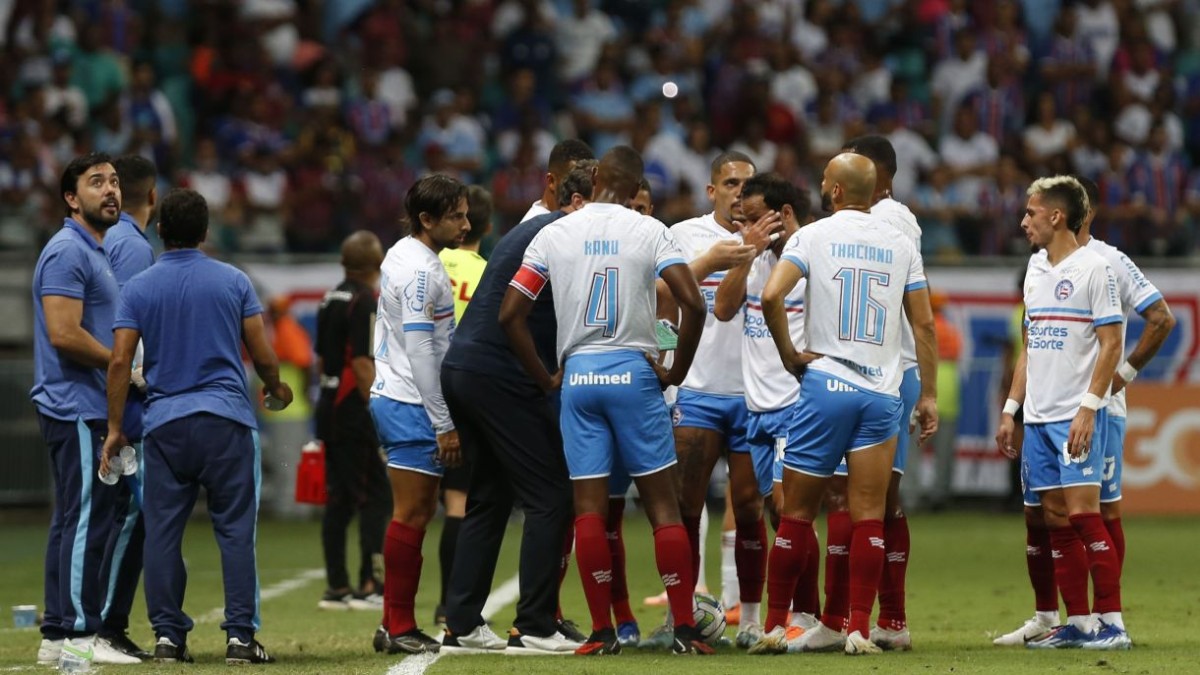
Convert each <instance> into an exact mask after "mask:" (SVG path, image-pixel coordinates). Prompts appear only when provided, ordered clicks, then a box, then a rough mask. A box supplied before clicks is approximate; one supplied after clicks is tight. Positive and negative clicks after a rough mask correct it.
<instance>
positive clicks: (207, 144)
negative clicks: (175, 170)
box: [179, 138, 238, 250]
mask: <svg viewBox="0 0 1200 675" xmlns="http://www.w3.org/2000/svg"><path fill="white" fill-rule="evenodd" d="M193 164H194V165H195V166H194V167H193V168H192V169H190V170H187V171H183V172H182V173H180V175H179V186H180V187H185V188H191V189H193V190H195V191H196V192H199V193H200V196H201V197H204V201H205V202H207V203H208V232H209V236H208V240H207V243H208V244H209V245H210V246H217V247H219V248H220V249H222V250H234V249H236V247H237V240H236V234H235V233H234V232H233V231H231V229H230V227H231V225H232V223H233V222H235V220H236V219H237V215H238V214H237V213H236V211H235V209H234V206H235V202H234V199H233V181H231V180H229V177H228V176H226V175H225V173H224V172H222V171H221V167H220V160H219V158H218V157H217V145H216V144H215V143H213V141H212V139H210V138H202V139H200V140H199V141H197V142H196V156H195V158H194V160H193Z"/></svg>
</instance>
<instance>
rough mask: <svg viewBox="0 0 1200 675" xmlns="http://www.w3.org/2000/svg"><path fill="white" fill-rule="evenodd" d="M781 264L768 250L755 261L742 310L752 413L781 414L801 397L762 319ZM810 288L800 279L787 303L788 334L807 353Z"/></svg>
mask: <svg viewBox="0 0 1200 675" xmlns="http://www.w3.org/2000/svg"><path fill="white" fill-rule="evenodd" d="M792 236H795V235H794V234H793V235H792ZM778 264H779V256H777V255H776V254H775V252H774V251H772V250H771V249H767V250H765V251H763V252H762V254H761V255H759V256H758V257H757V258H755V259H754V263H753V264H752V265H751V266H750V275H749V276H748V277H746V302H745V304H744V305H743V306H742V318H743V320H744V328H743V331H742V381H743V382H744V383H745V386H746V407H747V408H749V409H750V410H752V411H753V412H771V411H774V410H782V409H783V408H786V407H788V406H790V405H791V404H793V403H795V402H796V399H797V398H798V397H799V396H800V382H799V381H798V380H797V379H796V376H794V375H792V374H791V373H789V372H788V371H787V369H786V368H784V367H783V362H782V361H781V360H780V359H779V351H778V350H777V349H775V341H774V340H773V339H772V338H771V331H770V330H768V329H767V321H766V319H765V318H764V317H763V309H762V292H763V289H764V288H766V287H767V280H768V279H770V278H771V271H772V270H774V269H775V266H776V265H778ZM807 285H808V281H807V280H806V279H801V280H800V283H798V284H796V287H795V288H793V289H792V290H791V292H790V293H788V294H787V299H786V300H784V311H786V312H787V319H788V334H789V335H790V336H791V338H792V344H793V345H795V346H796V349H797V350H803V349H804V290H805V288H806V287H807Z"/></svg>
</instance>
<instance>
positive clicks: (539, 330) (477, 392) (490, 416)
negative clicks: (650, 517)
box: [442, 160, 596, 654]
mask: <svg viewBox="0 0 1200 675" xmlns="http://www.w3.org/2000/svg"><path fill="white" fill-rule="evenodd" d="M595 166H596V162H595V160H579V161H578V162H577V163H576V164H575V167H574V168H573V169H572V170H571V172H570V173H569V174H567V175H566V176H565V177H564V178H563V179H562V182H561V183H560V184H559V186H558V187H559V195H558V197H559V204H560V206H561V207H562V208H561V210H558V211H555V212H553V213H546V214H543V215H540V216H536V217H534V218H530V219H529V220H527V221H525V222H523V223H521V224H520V225H518V226H517V227H515V228H514V229H513V230H512V231H511V232H509V233H508V234H506V235H505V236H504V238H503V239H501V240H500V243H499V244H497V245H496V248H495V250H493V251H492V256H491V258H490V259H489V260H488V265H487V268H486V269H484V272H483V277H482V278H481V279H480V280H479V285H478V286H477V287H476V289H475V295H474V296H472V298H471V304H470V305H468V306H467V311H466V313H465V314H463V321H462V324H461V325H459V326H458V327H457V330H456V331H455V333H454V340H453V341H452V342H451V343H450V350H449V351H448V352H447V353H446V358H445V359H444V360H443V361H442V392H443V394H444V395H445V397H446V404H447V405H448V406H449V408H450V416H451V417H452V418H453V419H454V425H455V427H456V428H457V429H458V432H459V440H460V442H461V443H462V444H463V450H464V453H465V454H466V455H467V456H468V457H470V458H471V461H472V462H473V463H474V464H473V467H472V471H471V482H470V487H469V488H468V490H467V513H466V517H465V518H464V519H463V523H462V526H461V529H460V530H459V534H458V536H459V541H460V542H463V543H465V542H470V547H471V550H472V551H473V553H474V554H473V555H460V556H456V557H455V558H454V567H453V569H452V570H451V572H450V584H449V587H448V588H447V591H446V628H447V630H446V636H445V637H444V638H443V640H442V649H443V650H444V651H446V652H447V653H454V652H456V651H458V652H465V651H477V650H500V649H506V648H507V650H508V652H509V653H521V654H526V653H528V654H556V653H568V654H569V653H571V652H573V651H574V650H575V649H576V648H577V647H579V645H580V642H578V641H573V640H569V639H567V637H566V636H565V635H564V633H563V632H562V629H561V627H560V626H559V625H558V623H557V622H556V621H555V609H556V607H557V605H558V589H559V566H560V560H561V556H562V546H563V539H564V537H566V533H567V531H568V528H569V527H570V524H571V519H572V514H573V507H572V503H571V483H570V480H569V478H568V476H567V464H566V459H565V458H564V457H563V450H562V436H561V435H560V434H559V431H558V406H557V402H556V401H552V400H551V399H550V397H549V396H547V395H546V393H545V392H543V391H542V390H541V389H540V388H538V386H537V384H535V383H534V381H533V380H532V379H531V378H530V377H529V376H528V375H527V374H525V371H523V370H522V369H521V365H520V364H519V363H518V362H517V361H516V357H515V356H514V355H513V353H512V350H511V348H510V347H509V342H508V336H507V335H505V333H504V329H503V328H501V327H500V323H499V316H500V303H501V302H502V301H503V300H504V293H505V291H506V290H507V289H508V282H509V281H510V280H512V276H513V274H515V273H516V271H517V269H518V268H520V266H521V259H522V258H523V257H524V255H525V247H526V246H528V245H529V242H530V241H532V240H533V237H534V235H536V234H537V233H538V232H540V231H541V230H542V228H544V227H546V226H547V225H549V224H550V223H553V222H554V221H556V220H558V219H559V218H561V217H563V216H565V215H567V214H568V213H570V212H572V211H574V210H575V209H578V208H579V207H581V206H582V205H583V203H584V198H585V197H586V198H587V199H590V198H591V195H592V169H593V167H595ZM529 325H530V329H531V330H532V331H533V334H534V339H535V341H536V342H537V344H538V349H539V353H540V355H541V357H542V358H543V359H544V360H545V361H546V362H547V363H548V364H550V365H554V363H555V361H556V360H557V358H556V356H555V349H556V345H555V340H556V336H557V335H558V327H557V325H556V323H555V319H554V304H553V302H552V301H551V300H544V299H541V298H539V300H538V301H537V304H536V305H535V306H534V309H533V313H532V314H531V316H530V319H529ZM515 500H520V503H521V506H522V508H523V509H524V511H525V527H524V534H523V535H522V537H521V564H520V575H519V576H520V581H521V589H520V591H521V596H520V599H519V601H518V602H517V617H516V620H515V621H514V622H513V631H512V633H511V634H510V637H509V639H508V641H507V643H506V642H505V641H504V640H502V639H499V638H498V637H497V636H496V635H495V634H493V633H492V631H491V629H490V628H488V625H487V624H486V623H485V622H484V621H483V616H482V614H481V613H482V611H483V605H484V602H485V601H486V600H487V598H488V593H489V591H490V590H491V586H492V577H493V576H494V574H495V571H496V557H497V555H499V553H500V544H501V543H502V542H503V540H504V532H505V529H506V527H507V523H508V517H509V514H510V513H511V512H512V508H513V502H514V501H515ZM459 550H460V551H461V550H465V547H460V548H459Z"/></svg>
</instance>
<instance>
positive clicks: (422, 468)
mask: <svg viewBox="0 0 1200 675" xmlns="http://www.w3.org/2000/svg"><path fill="white" fill-rule="evenodd" d="M370 407H371V419H373V420H375V431H376V433H378V434H379V442H380V444H381V445H383V450H384V452H386V453H387V461H388V468H391V469H404V470H406V471H415V472H417V473H423V474H428V475H430V476H438V477H439V478H440V477H441V476H442V474H443V473H445V467H443V466H442V464H441V462H440V461H438V456H437V452H438V446H437V436H436V435H435V434H434V433H433V424H432V423H431V422H430V421H429V415H428V414H427V413H426V412H425V406H422V405H417V404H415V403H401V402H400V401H396V400H394V399H390V398H388V397H386V396H372V397H371V404H370Z"/></svg>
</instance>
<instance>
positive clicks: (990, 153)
mask: <svg viewBox="0 0 1200 675" xmlns="http://www.w3.org/2000/svg"><path fill="white" fill-rule="evenodd" d="M939 152H940V154H941V156H942V162H943V163H944V164H945V165H946V168H947V169H949V170H950V176H951V178H952V180H953V181H954V184H955V186H956V188H957V189H958V191H959V193H960V194H963V195H978V194H979V192H980V190H981V189H982V187H983V179H984V178H987V177H990V176H991V175H992V173H993V171H994V167H995V165H996V160H997V159H999V158H1000V151H999V148H998V147H997V145H996V141H995V140H994V139H993V138H992V137H991V136H988V135H987V134H985V133H983V132H982V131H980V130H979V122H978V119H977V118H976V117H975V113H974V112H973V111H972V110H971V108H970V107H969V106H963V107H961V108H959V109H958V113H957V114H956V115H955V116H954V132H953V133H949V134H946V135H945V136H942V140H941V143H940V144H939Z"/></svg>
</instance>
